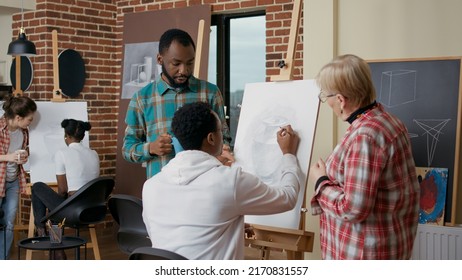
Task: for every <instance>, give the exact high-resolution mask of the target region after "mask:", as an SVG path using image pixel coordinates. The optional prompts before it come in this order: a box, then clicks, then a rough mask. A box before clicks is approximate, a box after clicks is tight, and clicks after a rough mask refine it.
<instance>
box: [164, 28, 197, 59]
mask: <svg viewBox="0 0 462 280" xmlns="http://www.w3.org/2000/svg"><path fill="white" fill-rule="evenodd" d="M173 41H177V42H178V43H180V44H182V45H183V46H185V47H187V46H190V45H192V46H193V48H194V51H195V50H196V45H195V44H194V41H193V39H192V38H191V36H190V35H189V34H188V32H186V31H183V30H181V29H176V28H174V29H169V30H167V31H165V32H164V34H162V36H161V37H160V40H159V53H160V54H163V53H164V52H165V51H166V50H168V48H170V45H171V44H172V42H173Z"/></svg>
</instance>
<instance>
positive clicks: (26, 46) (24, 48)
mask: <svg viewBox="0 0 462 280" xmlns="http://www.w3.org/2000/svg"><path fill="white" fill-rule="evenodd" d="M8 54H9V55H13V56H15V55H22V56H31V55H36V54H37V51H36V50H35V45H34V43H32V42H31V41H29V40H27V37H26V33H24V31H23V30H21V31H20V32H19V35H18V39H16V40H14V41H13V42H11V43H10V45H9V46H8Z"/></svg>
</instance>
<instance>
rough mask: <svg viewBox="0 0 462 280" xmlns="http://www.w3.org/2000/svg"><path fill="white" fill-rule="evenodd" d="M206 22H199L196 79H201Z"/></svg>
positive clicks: (195, 62)
mask: <svg viewBox="0 0 462 280" xmlns="http://www.w3.org/2000/svg"><path fill="white" fill-rule="evenodd" d="M204 28H205V21H204V20H203V19H201V20H200V21H199V29H198V32H197V44H196V57H195V59H194V72H193V73H194V74H193V75H194V77H199V74H200V73H199V71H200V69H201V57H202V46H203V42H204V33H205V30H204Z"/></svg>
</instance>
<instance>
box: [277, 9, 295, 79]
mask: <svg viewBox="0 0 462 280" xmlns="http://www.w3.org/2000/svg"><path fill="white" fill-rule="evenodd" d="M301 13H302V0H294V8H293V11H292V20H291V24H290V33H289V42H288V45H287V56H286V59H285V60H281V61H280V62H279V64H278V66H279V68H281V71H280V72H279V75H278V76H272V77H271V81H291V80H293V70H294V58H295V50H296V46H297V35H298V29H299V27H300V17H301Z"/></svg>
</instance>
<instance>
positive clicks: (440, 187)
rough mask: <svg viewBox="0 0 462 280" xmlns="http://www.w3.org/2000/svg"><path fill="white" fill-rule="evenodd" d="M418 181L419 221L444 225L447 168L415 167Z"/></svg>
mask: <svg viewBox="0 0 462 280" xmlns="http://www.w3.org/2000/svg"><path fill="white" fill-rule="evenodd" d="M416 170H417V178H418V180H419V183H420V209H419V223H420V224H434V225H440V226H444V208H445V205H446V189H447V186H448V169H447V168H423V167H416Z"/></svg>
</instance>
